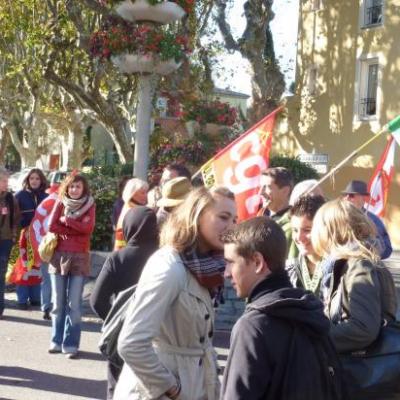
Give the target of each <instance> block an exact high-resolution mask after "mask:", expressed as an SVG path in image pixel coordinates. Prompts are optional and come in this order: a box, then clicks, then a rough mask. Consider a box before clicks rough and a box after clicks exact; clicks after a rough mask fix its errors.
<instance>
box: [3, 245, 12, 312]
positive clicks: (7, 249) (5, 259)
mask: <svg viewBox="0 0 400 400" xmlns="http://www.w3.org/2000/svg"><path fill="white" fill-rule="evenodd" d="M12 245H13V243H12V240H0V315H2V314H3V311H4V288H5V281H6V272H7V264H8V259H9V257H10V252H11V248H12Z"/></svg>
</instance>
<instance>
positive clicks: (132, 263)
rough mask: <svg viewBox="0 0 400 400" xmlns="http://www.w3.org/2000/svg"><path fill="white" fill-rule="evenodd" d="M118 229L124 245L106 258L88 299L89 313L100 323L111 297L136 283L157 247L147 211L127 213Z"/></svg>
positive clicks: (137, 209)
mask: <svg viewBox="0 0 400 400" xmlns="http://www.w3.org/2000/svg"><path fill="white" fill-rule="evenodd" d="M122 229H123V233H124V238H125V240H126V241H127V245H126V247H125V248H123V249H121V250H118V251H114V252H113V253H112V254H111V255H110V256H109V257H108V258H107V260H106V261H105V263H104V265H103V268H102V270H101V272H100V274H99V276H98V278H97V280H96V284H95V287H94V290H93V292H92V295H91V297H90V304H91V306H92V309H93V311H94V312H95V313H96V314H97V315H98V316H99V317H100V318H101V319H103V320H104V319H105V318H106V316H107V314H108V312H109V311H110V308H111V305H112V301H113V299H114V298H115V296H116V295H117V294H118V293H119V292H120V291H122V290H125V289H127V288H129V287H131V286H132V285H134V284H136V283H137V282H138V281H139V278H140V274H141V272H142V269H143V267H144V265H145V264H146V262H147V259H148V258H149V257H150V256H151V255H152V254H153V253H154V251H155V250H157V247H158V228H157V219H156V215H155V213H154V211H153V210H151V209H150V208H148V207H135V208H133V209H131V210H130V211H128V213H127V214H126V215H125V217H124V221H123V227H122Z"/></svg>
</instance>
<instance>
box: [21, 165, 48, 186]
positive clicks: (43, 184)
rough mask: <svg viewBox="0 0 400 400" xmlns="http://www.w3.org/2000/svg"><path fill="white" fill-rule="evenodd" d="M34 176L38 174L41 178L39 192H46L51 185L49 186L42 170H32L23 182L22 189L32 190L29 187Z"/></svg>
mask: <svg viewBox="0 0 400 400" xmlns="http://www.w3.org/2000/svg"><path fill="white" fill-rule="evenodd" d="M32 174H36V175H38V176H39V178H40V186H39V190H40V191H43V192H44V191H45V190H46V189H47V187H48V186H49V185H48V182H47V179H46V177H45V176H44V173H43V171H42V170H41V169H40V168H32V169H31V170H30V171H29V172H28V175H26V177H25V178H24V180H23V182H22V187H23V188H24V189H25V190H32V188H31V187H30V185H29V178H30V177H31V175H32Z"/></svg>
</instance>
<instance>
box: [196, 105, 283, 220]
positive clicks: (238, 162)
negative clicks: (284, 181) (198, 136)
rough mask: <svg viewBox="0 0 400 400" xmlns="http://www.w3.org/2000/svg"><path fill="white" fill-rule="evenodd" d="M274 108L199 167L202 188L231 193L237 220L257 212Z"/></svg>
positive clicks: (280, 108) (268, 149)
mask: <svg viewBox="0 0 400 400" xmlns="http://www.w3.org/2000/svg"><path fill="white" fill-rule="evenodd" d="M281 110H282V107H279V108H277V109H276V110H275V111H273V112H272V113H271V114H269V115H267V116H266V117H265V118H263V119H262V120H261V121H260V122H258V123H257V124H256V125H254V126H252V127H251V128H250V129H249V130H248V131H246V132H245V133H244V134H243V135H241V136H240V137H238V138H237V139H236V140H234V141H233V142H232V143H230V144H229V145H228V146H226V147H225V148H224V149H223V150H221V151H220V152H219V153H218V154H217V155H216V156H214V157H213V158H212V159H211V160H209V161H208V162H207V163H205V164H204V165H203V166H202V167H201V169H200V170H201V173H202V176H203V181H204V184H205V185H206V187H212V186H214V185H221V186H225V187H227V188H228V189H229V190H231V191H232V192H233V193H234V195H235V200H236V205H237V210H238V219H239V221H243V220H245V219H248V218H251V217H253V216H255V215H256V214H257V211H258V207H259V204H260V196H259V190H260V177H261V172H262V171H263V170H265V169H266V168H267V167H268V164H269V153H270V150H271V145H272V131H273V129H274V125H275V119H276V116H277V114H278V113H279V112H280V111H281Z"/></svg>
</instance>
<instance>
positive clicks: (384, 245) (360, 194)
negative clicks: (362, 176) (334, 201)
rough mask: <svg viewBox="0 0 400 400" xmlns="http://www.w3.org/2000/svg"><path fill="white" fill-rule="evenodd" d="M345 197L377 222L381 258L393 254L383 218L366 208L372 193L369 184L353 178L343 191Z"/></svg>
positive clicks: (377, 237)
mask: <svg viewBox="0 0 400 400" xmlns="http://www.w3.org/2000/svg"><path fill="white" fill-rule="evenodd" d="M342 195H343V197H344V198H345V199H346V200H347V201H349V202H350V203H352V204H353V205H354V206H355V207H357V208H358V209H360V210H362V211H364V213H365V214H366V215H367V217H368V218H369V219H370V220H371V221H372V222H373V223H374V224H375V227H376V232H377V236H376V239H377V242H378V246H377V248H378V251H379V253H380V256H381V259H382V260H384V259H386V258H389V257H390V255H391V254H392V250H393V249H392V243H391V242H390V237H389V234H388V233H387V230H386V228H385V225H384V224H383V222H382V220H381V219H380V218H379V217H378V216H377V215H375V214H373V213H371V212H369V211H368V210H366V209H365V207H364V205H365V203H367V202H368V197H369V195H370V193H369V191H368V187H367V184H366V183H365V182H364V181H357V180H353V181H350V182H349V183H348V185H347V186H346V189H345V190H344V191H343V192H342Z"/></svg>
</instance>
